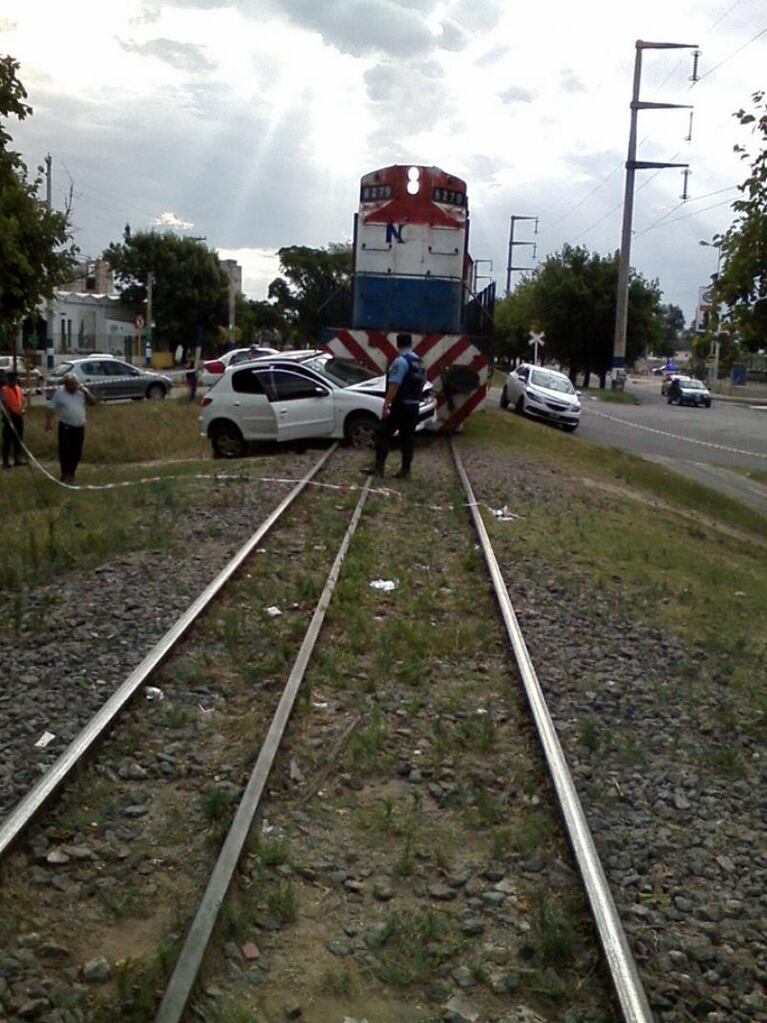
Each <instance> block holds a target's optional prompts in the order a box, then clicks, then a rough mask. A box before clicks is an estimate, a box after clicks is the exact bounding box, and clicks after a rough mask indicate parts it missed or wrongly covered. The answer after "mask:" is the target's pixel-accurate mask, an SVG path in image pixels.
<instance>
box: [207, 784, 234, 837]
mask: <svg viewBox="0 0 767 1023" xmlns="http://www.w3.org/2000/svg"><path fill="white" fill-rule="evenodd" d="M233 804H234V796H233V795H232V793H231V792H228V791H227V790H226V789H219V788H212V789H208V791H207V792H206V793H205V795H204V796H203V797H202V812H203V816H204V817H205V820H206V821H207V822H208V824H209V825H210V834H211V838H212V839H213V840H214V841H218V840H219V839H221V838H223V837H224V835H225V834H226V832H227V829H228V826H229V820H230V818H231V816H232V809H233Z"/></svg>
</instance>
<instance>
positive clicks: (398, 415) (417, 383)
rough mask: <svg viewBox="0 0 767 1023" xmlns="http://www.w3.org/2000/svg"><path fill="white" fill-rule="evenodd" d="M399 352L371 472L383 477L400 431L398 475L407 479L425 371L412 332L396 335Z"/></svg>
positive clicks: (391, 368) (389, 376)
mask: <svg viewBox="0 0 767 1023" xmlns="http://www.w3.org/2000/svg"><path fill="white" fill-rule="evenodd" d="M397 351H398V353H399V354H398V355H397V357H396V359H394V361H393V362H392V364H391V366H389V371H388V373H387V374H386V398H385V399H384V407H383V419H382V420H381V423H380V425H379V427H378V432H377V433H376V461H375V466H374V467H373V469H372V472H373V474H374V475H375V476H383V474H384V466H385V465H386V456H387V455H388V454H389V448H390V446H391V442H392V438H393V437H394V434H395V433H398V434H399V443H400V449H401V451H402V466H401V468H400V470H399V472H397V473H395V476H396V477H397V478H398V479H405V478H407V477H408V476H409V475H410V465H411V463H412V461H413V448H414V447H415V428H416V426H417V425H418V409H419V406H420V403H421V396H422V395H423V388H424V384H425V383H426V370H425V369H424V366H423V363H422V362H421V359H420V357H419V356H418V355H416V354H415V352H414V351H413V337H412V335H411V334H397Z"/></svg>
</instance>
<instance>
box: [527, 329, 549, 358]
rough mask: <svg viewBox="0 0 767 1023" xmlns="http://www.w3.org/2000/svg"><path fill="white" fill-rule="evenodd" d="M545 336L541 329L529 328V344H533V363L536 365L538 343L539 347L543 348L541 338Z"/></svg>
mask: <svg viewBox="0 0 767 1023" xmlns="http://www.w3.org/2000/svg"><path fill="white" fill-rule="evenodd" d="M545 337H546V335H545V334H544V333H543V331H542V330H540V331H536V330H531V331H530V344H531V345H532V346H533V363H534V365H536V366H537V365H538V345H540V346H541V348H543V346H544V341H543V339H544V338H545Z"/></svg>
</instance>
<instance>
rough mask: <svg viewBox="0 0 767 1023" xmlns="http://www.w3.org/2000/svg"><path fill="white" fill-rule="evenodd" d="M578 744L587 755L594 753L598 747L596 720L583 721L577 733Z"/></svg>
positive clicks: (590, 718) (585, 719)
mask: <svg viewBox="0 0 767 1023" xmlns="http://www.w3.org/2000/svg"><path fill="white" fill-rule="evenodd" d="M578 742H579V743H580V744H581V746H583V748H584V749H586V750H588V751H589V753H596V751H597V750H598V749H599V745H600V740H599V726H598V724H597V720H596V718H593V717H588V718H584V719H583V721H582V722H581V726H580V730H579V733H578Z"/></svg>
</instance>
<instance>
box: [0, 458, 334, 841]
mask: <svg viewBox="0 0 767 1023" xmlns="http://www.w3.org/2000/svg"><path fill="white" fill-rule="evenodd" d="M337 448H338V444H334V445H333V446H332V447H331V448H329V449H328V450H327V451H326V452H325V453H324V454H323V455H322V457H321V458H320V459H319V460H318V461H317V462H316V463H315V464H314V466H313V467H312V468H311V469H310V470H309V471H308V472H307V473H306V475H305V476H304V477H303V478H302V479H301V480H299V482H298V483H297V484H296V485H295V487H293V489H292V490H291V491H290V493H289V494H287V495H286V497H284V498H283V500H282V501H280V503H279V504H278V505H277V507H276V508H275V509H274V510H273V511H272V512H271V513H270V515H269V516H268V517H267V518H266V519H265V520H264V521H263V522H262V523H261V525H260V526H259V527H258V529H257V530H256V531H255V533H253V535H252V536H251V537H250V538H249V539H248V540H247V541H246V543H244V544H243V546H242V547H240V549H239V550H238V551H237V553H236V554H235V555H234V556H233V557H232V558H231V559H230V560H229V561H228V562H227V564H226V565H225V566H224V568H223V569H222V570H221V571H220V572H219V574H218V575H217V576H216V578H215V579H214V580H213V582H211V583H210V584H209V585H208V586H207V587H206V588H205V589H204V590H203V592H202V593H201V594H200V595H199V596H198V597H197V598H196V599H195V600H194V601H193V602H192V603H191V604H190V605H189V607H188V608H187V609H186V611H184V613H183V614H182V615H181V616H180V618H178V619H177V620H176V622H175V624H174V625H172V626H171V628H170V629H168V631H167V632H166V633H165V635H164V636H162V638H161V639H160V640H159V641H158V642H157V643H156V644H155V645H154V646H153V647H152V649H151V650H150V651H149V653H148V654H147V655H146V657H145V658H144V659H143V661H142V662H141V663H140V664H139V665H138V667H136V668H134V669H133V671H132V672H131V673H130V675H129V676H128V677H127V678H126V679H125V681H124V682H122V683H121V685H120V686H119V687H118V688H117V689H116V690H115V691H114V693H113V694H112V695H111V696H110V697H109V699H108V700H107V701H106V703H104V704H103V705H102V706H101V707H100V708H99V709H98V710H97V711H96V713H95V714H94V716H93V717H92V718H91V720H90V721H89V722H88V724H87V725H85V727H84V728H83V729H82V730H81V731H80V732H79V734H78V735H76V736H75V738H74V739H73V740H72V742H71V743H70V744H69V746H67V748H66V749H65V750H64V751H63V753H62V754H61V756H59V758H58V759H57V760H56V761H55V762H54V763H53V764H52V765H51V767H50V768H49V769H48V771H46V773H45V774H44V775H43V776H42V778H41V779H40V781H38V782H37V783H36V784H35V785H34V786H33V787H32V788H31V789H30V790H29V792H28V793H27V794H26V796H24V797H23V799H22V800H21V801H20V802H19V803H18V804H17V805H16V806H15V807H14V809H13V810H12V811H11V813H10V814H9V815H8V816H7V817H6V818H5V820H4V821H3V822H2V823H1V824H0V857H1V856H2V855H3V854H4V853H5V851H6V850H7V849H8V847H9V846H10V845H11V844H12V843H13V842H14V841H15V840H16V839H17V838H18V836H19V835H20V834H21V833H22V832H23V831H24V829H25V828H26V827H27V826H28V824H29V823H30V821H31V820H32V818H33V817H34V815H35V814H36V813H37V812H38V810H39V809H40V807H41V806H42V805H43V803H44V802H45V801H46V800H47V799H48V798H49V797H50V796H51V795H52V794H53V793H54V792H55V791H56V789H57V788H58V787H59V785H61V783H62V782H63V781H64V780H65V779H66V777H67V776H68V774H69V773H70V771H71V770H72V769H73V768H74V767H75V765H76V764H77V763H78V762H79V761H80V760H81V758H82V757H83V756H84V755H85V754H86V753H87V752H88V750H89V749H90V748H91V747H92V746H93V744H94V743H95V742H96V740H97V739H98V738H99V737H100V736H101V735H102V734H103V732H104V731H105V730H106V729H107V728H108V727H109V725H110V724H111V723H112V721H113V720H114V719H115V717H117V715H118V714H119V713H120V711H121V710H122V709H123V707H124V706H125V704H126V703H127V702H128V701H129V700H130V699H131V697H132V696H133V695H134V694H135V692H136V690H137V689H138V688H139V687H140V686H141V685H143V683H144V682H146V680H147V678H148V677H149V676H150V675H151V673H152V672H153V671H154V670H155V669H156V668H157V667H158V666H159V664H160V663H161V662H162V661H163V660H164V659H165V657H167V655H168V654H169V653H170V651H171V650H172V649H173V647H174V646H175V644H176V643H177V642H178V641H179V640H180V639H181V637H182V636H183V635H184V634H185V633H186V631H187V630H188V629H189V627H190V625H192V624H193V622H194V621H195V620H196V619H197V618H198V617H199V615H200V614H201V613H202V612H203V611H204V610H205V608H206V607H207V606H208V604H209V603H210V602H211V600H212V599H213V598H214V597H215V596H216V595H217V594H218V592H219V591H220V590H221V588H222V587H223V586H224V585H225V584H226V583H227V582H228V581H229V579H230V578H231V577H232V576H233V575H234V573H235V572H236V571H237V569H238V568H239V567H240V566H241V565H242V563H243V562H244V561H245V560H246V558H247V557H248V556H249V555H250V554H251V552H252V551H253V549H254V548H255V547H256V546H257V545H258V543H260V541H261V540H262V539H263V538H264V536H266V534H267V533H268V532H269V530H270V529H271V528H272V526H273V525H274V524H275V523H276V522H277V521H278V519H279V518H280V517H281V516H282V514H283V513H284V512H285V511H286V510H287V509H288V508H289V507H290V505H291V504H292V503H293V501H294V500H295V499H296V498H297V497H298V495H299V494H300V493H301V492H302V491H303V490H304V489H305V487H306V486H307V484H308V483H309V482H310V481H311V480H312V479H313V478H314V476H316V474H317V473H318V472H319V471H320V469H321V468H322V467H323V466H324V465H325V463H326V462H327V461H328V459H329V458H330V456H331V455H332V454H333V453H334V452H335V451H336V450H337Z"/></svg>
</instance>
